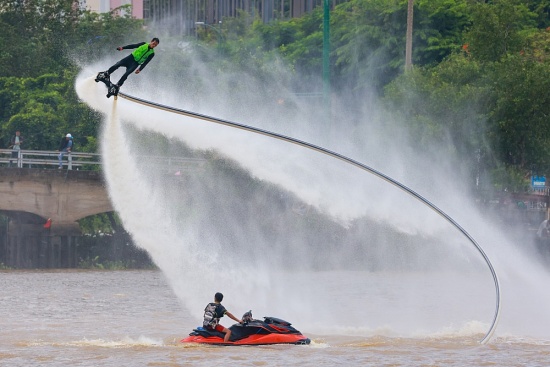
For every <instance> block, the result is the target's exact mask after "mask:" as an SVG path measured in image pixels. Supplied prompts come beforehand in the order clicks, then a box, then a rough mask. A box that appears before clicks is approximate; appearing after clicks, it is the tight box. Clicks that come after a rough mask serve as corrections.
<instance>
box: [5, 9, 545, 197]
mask: <svg viewBox="0 0 550 367" xmlns="http://www.w3.org/2000/svg"><path fill="white" fill-rule="evenodd" d="M73 3H74V2H73V1H72V0H26V1H19V0H7V1H3V2H1V3H0V28H1V29H2V37H1V38H0V46H1V49H2V50H3V51H2V52H0V128H1V131H0V144H1V145H4V147H5V146H7V142H8V141H9V139H10V136H11V135H12V134H13V132H14V129H16V128H19V129H21V130H22V133H23V135H24V136H25V137H26V138H27V143H28V145H27V146H26V148H34V149H55V148H56V145H57V143H58V140H59V138H60V137H61V136H62V135H63V134H64V133H66V132H71V133H72V134H73V135H74V136H76V140H77V144H78V146H79V149H81V150H88V151H94V150H96V148H97V147H96V137H97V134H98V131H97V126H98V121H99V116H97V115H96V114H95V113H94V112H92V111H90V109H89V108H88V107H87V106H85V105H83V104H82V103H81V102H79V101H78V99H77V97H76V95H75V92H74V90H73V85H74V77H75V75H76V74H77V73H78V64H79V62H80V61H82V60H85V61H93V60H95V59H96V58H99V57H102V56H103V55H104V53H105V52H108V50H111V51H112V47H114V46H117V45H120V44H123V43H125V41H130V40H135V39H136V38H139V39H141V38H143V37H145V34H146V32H147V30H146V29H145V28H144V27H143V24H142V22H141V21H139V20H136V19H131V18H130V17H128V16H125V15H124V14H127V13H128V12H124V11H123V10H124V9H122V10H121V9H118V10H116V11H113V12H111V13H106V14H95V13H91V12H89V11H85V10H82V9H79V8H78V7H75V6H73ZM549 12H550V3H549V2H548V0H495V1H490V2H484V1H476V0H429V1H428V0H417V1H416V2H415V4H414V28H413V63H414V65H415V67H414V68H413V69H412V70H411V71H410V72H406V73H405V72H404V59H405V32H406V23H407V22H406V16H407V1H405V0H350V1H347V2H343V3H340V4H339V5H338V6H336V7H335V8H334V9H332V10H331V22H330V28H331V33H330V34H331V38H330V39H331V51H330V65H331V81H332V87H333V90H334V91H335V92H336V93H338V92H340V91H341V90H344V89H351V90H352V91H354V92H355V93H363V92H365V91H369V92H372V91H374V93H376V94H377V95H378V96H379V97H380V98H382V99H383V100H384V102H385V103H386V105H387V106H390V107H391V110H392V111H393V112H394V113H395V114H396V115H400V116H402V117H403V121H408V122H407V123H408V125H409V127H410V128H411V131H412V134H414V135H415V136H414V139H415V140H416V141H419V142H421V143H422V144H419V146H418V149H423V147H428V146H430V145H432V144H440V145H441V146H444V147H446V149H449V151H451V152H454V153H455V154H457V155H459V156H460V157H461V159H464V160H467V161H471V162H475V163H476V164H472V165H471V166H472V167H474V166H475V167H476V169H481V170H483V172H484V173H485V176H486V177H488V178H491V179H490V180H489V179H488V180H487V182H489V183H491V185H492V186H491V187H497V188H498V187H508V188H509V189H516V190H519V189H521V188H522V187H524V186H525V184H526V182H527V181H526V177H528V176H529V174H530V173H537V174H544V173H546V172H548V170H549V169H550V155H549V153H550V151H549V149H550V148H549V146H550V126H549V124H550V119H549V117H548V116H549V115H550V111H549V109H550V103H549V102H550V101H549V99H550V81H549V79H548V78H547V77H546V76H547V75H549V72H550V69H549V68H550V66H549V65H550V64H549V61H548V52H549V48H550V31H549V30H548V29H547V27H549V26H550V18H549ZM197 33H198V34H197V35H196V36H197V37H198V39H200V40H202V41H203V42H205V43H209V44H210V46H211V47H212V48H217V50H218V51H219V53H218V57H216V58H215V59H214V58H211V59H208V58H205V62H216V63H220V59H221V60H223V61H221V62H227V63H231V64H234V65H242V66H243V67H246V68H248V69H251V70H257V71H258V73H261V72H262V71H263V70H264V68H265V61H266V60H272V59H273V58H275V57H282V58H283V59H284V60H285V62H287V63H288V64H289V65H290V66H291V68H292V70H294V72H296V73H299V74H300V75H301V76H303V77H305V78H306V79H307V77H308V76H310V77H311V80H316V81H317V82H319V78H318V77H317V76H318V75H320V74H321V71H322V48H323V45H322V43H323V11H322V9H321V8H318V9H315V10H314V11H312V12H311V13H308V14H306V15H305V16H304V17H302V18H299V19H289V20H286V21H281V20H278V21H274V22H272V23H269V24H264V23H262V22H261V21H259V20H258V19H257V18H256V17H254V16H251V15H250V14H241V16H239V17H237V18H233V19H224V20H223V23H222V24H221V25H219V26H218V27H217V28H215V27H201V28H200V29H197ZM180 38H181V37H180ZM173 49H174V47H171V48H169V51H167V52H170V53H171V55H172V54H174V52H175V51H174V50H173ZM176 49H177V48H176ZM300 80H303V78H301V79H300ZM290 83H292V81H290ZM293 87H294V88H295V90H296V91H297V92H299V91H300V88H301V84H296V85H295V86H293ZM473 176H474V173H472V177H473ZM473 184H474V180H472V185H473Z"/></svg>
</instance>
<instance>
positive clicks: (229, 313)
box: [225, 311, 243, 324]
mask: <svg viewBox="0 0 550 367" xmlns="http://www.w3.org/2000/svg"><path fill="white" fill-rule="evenodd" d="M225 314H226V315H227V316H228V317H229V318H231V319H233V320H235V321H237V322H238V323H239V324H242V323H243V320H241V319H238V318H236V317H235V316H233V314H232V313H231V312H229V311H227V312H226V313H225Z"/></svg>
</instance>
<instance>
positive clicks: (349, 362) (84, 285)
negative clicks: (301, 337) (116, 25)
mask: <svg viewBox="0 0 550 367" xmlns="http://www.w3.org/2000/svg"><path fill="white" fill-rule="evenodd" d="M333 275H334V274H333ZM340 275H341V274H340ZM336 276H338V274H336ZM384 278H386V277H378V278H377V282H376V283H377V285H372V286H371V287H372V289H373V290H375V289H376V288H378V289H379V291H378V293H376V294H372V296H373V297H372V298H371V299H372V302H371V306H370V307H372V310H366V314H365V319H366V323H367V324H368V323H369V322H368V320H369V313H371V312H373V310H374V309H375V308H377V307H381V306H382V305H383V303H384V302H385V301H389V302H396V300H395V299H393V298H394V294H392V293H390V292H384V291H383V289H385V288H386V287H385V286H386V285H388V284H382V283H381V279H384ZM424 280H425V279H424ZM337 281H343V279H337ZM388 282H391V280H388ZM335 283H337V282H335ZM373 283H375V282H373ZM403 287H406V285H403ZM0 289H1V294H0V313H1V314H2V318H1V321H0V330H1V332H0V365H1V366H5V367H8V366H117V367H120V366H219V365H235V366H335V365H337V364H341V365H346V366H465V365H469V366H491V365H494V366H547V365H548V362H549V361H550V340H549V339H546V338H532V337H524V336H521V335H510V334H507V335H499V336H497V337H496V338H494V339H493V340H492V341H491V342H490V343H488V344H486V345H481V344H479V342H478V341H479V339H480V338H481V337H482V336H483V334H482V333H475V332H474V333H472V332H464V333H463V334H461V333H460V332H456V331H455V332H453V333H449V334H446V335H445V334H430V335H423V336H420V335H419V336H410V337H401V336H392V335H391V332H387V331H386V332H381V333H373V332H371V333H370V335H368V334H369V333H364V334H365V335H362V336H361V335H358V334H361V333H357V332H352V331H350V332H349V333H348V334H351V335H346V333H345V332H342V331H340V332H339V335H334V334H331V333H322V332H319V330H320V329H319V328H316V327H315V326H311V327H308V326H307V325H306V324H308V323H304V324H302V323H301V321H300V320H290V321H292V322H293V324H294V326H295V327H296V328H298V329H299V330H300V331H302V333H304V334H305V335H306V336H308V337H310V338H311V339H312V343H311V345H309V346H294V345H275V346H247V347H219V346H202V345H183V344H181V343H179V342H178V340H180V339H181V338H183V337H185V336H186V335H187V334H188V332H189V331H190V330H191V329H192V328H193V327H194V326H196V324H197V323H198V321H199V320H200V316H201V315H200V312H201V310H194V312H193V313H192V312H190V311H189V310H187V309H186V308H185V307H183V306H182V304H181V303H180V301H179V300H178V298H177V297H176V296H175V295H174V292H173V291H172V289H171V287H169V285H168V283H167V281H166V280H165V277H164V275H163V273H162V272H160V271H143V270H142V271H67V270H59V271H5V272H2V273H0ZM334 291H335V290H334V289H333V290H332V291H331V288H330V287H329V288H328V290H327V292H329V293H330V292H334ZM401 291H403V289H402V290H401ZM432 291H433V289H432ZM346 292H348V291H346ZM429 293H430V294H432V298H433V299H434V300H435V299H437V298H438V297H437V295H433V293H432V292H429ZM384 295H385V296H384ZM350 296H351V295H350ZM471 296H475V295H471ZM384 297H387V298H386V299H384ZM226 298H227V297H226ZM208 301H209V300H208V299H206V300H204V303H205V304H206V303H207V302H208ZM224 304H225V305H226V307H227V308H228V309H230V310H231V301H230V300H226V301H225V300H224ZM424 307H425V306H424ZM232 311H233V312H234V313H235V314H239V312H240V311H239V310H232ZM194 313H199V315H196V314H194ZM243 313H244V310H243ZM430 313H431V311H428V312H427V314H430ZM435 313H436V314H437V312H435ZM254 316H255V317H257V318H259V317H261V316H268V315H260V314H255V315H254ZM269 316H280V317H282V318H284V315H269ZM418 316H419V317H420V318H422V317H423V315H418ZM435 318H436V319H437V318H438V316H437V315H435ZM223 321H225V323H226V324H228V325H229V321H228V320H225V319H223ZM373 321H374V320H373ZM327 327H328V329H330V327H332V329H337V328H335V325H328V326H327ZM309 328H311V329H312V330H308V329H309ZM313 331H316V332H315V333H314V332H313ZM354 334H355V335H354ZM384 334H385V335H384Z"/></svg>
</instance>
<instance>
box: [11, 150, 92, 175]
mask: <svg viewBox="0 0 550 367" xmlns="http://www.w3.org/2000/svg"><path fill="white" fill-rule="evenodd" d="M12 152H14V151H12V150H11V149H0V164H2V163H7V164H8V166H12V167H13V166H15V167H19V168H23V167H28V168H44V167H47V166H57V165H59V158H58V156H59V153H60V152H58V151H51V150H24V149H22V150H20V151H18V156H17V158H15V157H12ZM62 164H63V165H64V166H66V167H67V169H69V170H71V169H73V168H74V167H82V166H84V165H100V164H101V154H97V153H80V152H71V153H64V154H63V160H62Z"/></svg>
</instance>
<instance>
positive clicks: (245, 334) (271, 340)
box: [181, 311, 311, 345]
mask: <svg viewBox="0 0 550 367" xmlns="http://www.w3.org/2000/svg"><path fill="white" fill-rule="evenodd" d="M247 314H250V315H249V316H247ZM243 321H244V323H243V324H235V325H233V326H231V327H230V328H229V329H230V330H231V338H230V339H229V342H228V343H225V342H224V341H223V337H224V334H223V333H220V332H218V331H213V330H207V329H205V328H203V327H202V326H201V327H198V328H196V329H193V332H192V333H190V334H189V336H188V337H187V338H185V339H182V340H181V342H182V343H206V344H218V345H265V344H302V345H304V344H309V343H310V342H311V340H309V338H306V337H305V336H303V335H302V333H300V332H299V331H298V330H296V329H295V328H293V327H292V326H291V324H290V322H288V321H285V320H281V319H278V318H276V317H264V320H263V321H261V320H255V319H253V318H252V313H250V311H249V312H247V313H246V314H245V316H243Z"/></svg>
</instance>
